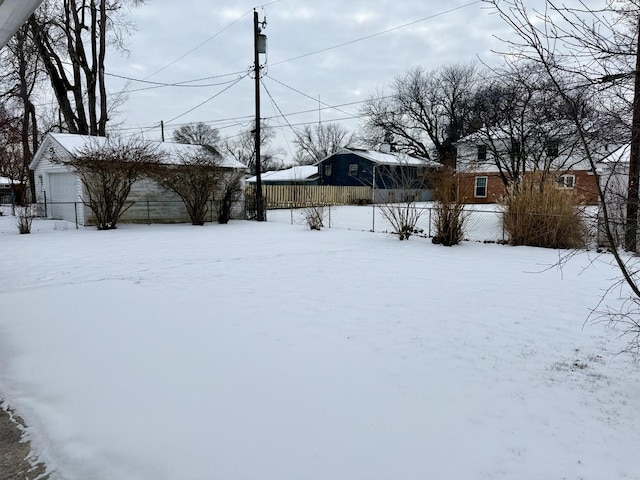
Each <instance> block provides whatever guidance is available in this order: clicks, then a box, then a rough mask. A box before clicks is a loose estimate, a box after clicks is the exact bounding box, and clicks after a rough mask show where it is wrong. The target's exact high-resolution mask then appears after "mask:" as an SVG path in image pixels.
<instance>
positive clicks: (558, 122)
mask: <svg viewBox="0 0 640 480" xmlns="http://www.w3.org/2000/svg"><path fill="white" fill-rule="evenodd" d="M472 104H473V111H474V115H475V118H476V119H477V120H478V123H479V125H481V126H479V127H478V130H477V131H476V132H474V134H473V135H471V137H470V139H471V140H473V141H474V142H475V143H477V144H478V145H480V146H482V148H483V149H484V155H485V156H486V158H485V159H484V160H477V157H478V155H477V152H476V151H475V150H473V151H470V150H469V149H467V151H466V152H464V153H463V152H459V154H461V155H462V156H461V157H459V158H464V155H465V154H466V155H469V154H471V155H473V156H474V159H473V160H475V161H476V162H479V161H482V162H485V163H490V164H493V165H495V167H496V168H497V169H498V172H499V174H500V177H501V178H502V181H503V183H504V186H505V188H506V191H507V192H517V191H518V188H519V185H520V182H521V180H522V178H523V177H524V175H525V174H526V173H531V172H533V173H537V174H538V176H539V177H540V179H541V180H542V182H541V185H546V184H547V183H548V182H547V181H546V180H547V177H549V176H550V175H559V174H562V173H565V172H566V171H567V170H569V169H571V168H572V167H573V166H574V165H575V164H576V163H577V162H578V161H579V159H580V158H581V157H580V156H576V155H574V154H575V153H577V152H576V151H577V150H578V145H577V143H578V139H577V136H576V135H575V128H574V126H573V123H572V122H571V121H570V119H569V118H567V116H566V113H565V111H564V110H565V109H564V102H562V101H561V100H560V101H559V100H558V96H557V95H556V94H555V92H554V90H553V87H552V86H551V85H549V82H548V79H547V75H546V72H545V71H544V70H542V69H541V68H540V66H539V65H538V64H536V63H532V62H524V61H517V60H507V62H506V64H505V65H504V66H503V67H501V68H499V69H497V70H495V71H494V72H493V74H492V76H491V77H489V78H487V80H485V81H484V82H483V85H482V87H480V88H479V89H478V90H477V91H476V93H475V95H474V98H473V102H472ZM587 111H588V109H587V108H585V109H583V112H585V114H586V112H587ZM474 146H475V145H474Z"/></svg>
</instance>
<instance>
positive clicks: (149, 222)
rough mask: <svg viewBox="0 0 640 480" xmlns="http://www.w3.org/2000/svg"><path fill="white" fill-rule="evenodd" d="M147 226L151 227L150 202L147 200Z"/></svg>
mask: <svg viewBox="0 0 640 480" xmlns="http://www.w3.org/2000/svg"><path fill="white" fill-rule="evenodd" d="M147 225H151V210H150V208H149V200H147Z"/></svg>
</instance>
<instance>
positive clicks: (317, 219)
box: [303, 205, 326, 230]
mask: <svg viewBox="0 0 640 480" xmlns="http://www.w3.org/2000/svg"><path fill="white" fill-rule="evenodd" d="M325 209H326V207H325V206H324V205H313V206H308V207H306V208H305V209H304V210H303V215H304V219H305V221H306V222H307V226H308V227H309V230H321V229H322V227H324V219H325V216H326V211H325Z"/></svg>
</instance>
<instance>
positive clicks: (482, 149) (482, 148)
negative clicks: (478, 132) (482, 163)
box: [478, 145, 487, 160]
mask: <svg viewBox="0 0 640 480" xmlns="http://www.w3.org/2000/svg"><path fill="white" fill-rule="evenodd" d="M486 159H487V146H486V145H478V160H486Z"/></svg>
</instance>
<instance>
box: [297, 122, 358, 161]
mask: <svg viewBox="0 0 640 480" xmlns="http://www.w3.org/2000/svg"><path fill="white" fill-rule="evenodd" d="M354 138H355V136H354V134H353V133H349V131H348V130H347V129H346V128H344V127H342V126H340V124H338V123H320V124H318V125H313V126H311V125H306V126H305V127H304V128H303V130H302V132H300V133H297V134H296V139H295V140H294V141H293V142H294V143H295V144H296V146H297V147H298V149H297V152H296V160H297V162H296V163H298V164H299V165H313V164H314V163H316V162H319V161H320V160H322V159H323V158H326V157H328V156H329V155H331V154H333V153H335V152H337V151H338V150H340V149H341V148H342V147H346V146H348V145H349V144H350V143H352V142H353V141H354Z"/></svg>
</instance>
